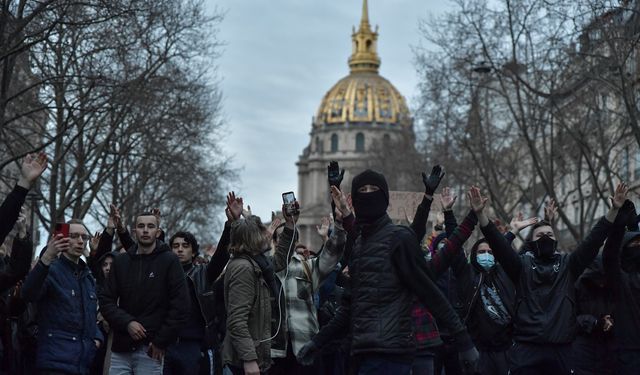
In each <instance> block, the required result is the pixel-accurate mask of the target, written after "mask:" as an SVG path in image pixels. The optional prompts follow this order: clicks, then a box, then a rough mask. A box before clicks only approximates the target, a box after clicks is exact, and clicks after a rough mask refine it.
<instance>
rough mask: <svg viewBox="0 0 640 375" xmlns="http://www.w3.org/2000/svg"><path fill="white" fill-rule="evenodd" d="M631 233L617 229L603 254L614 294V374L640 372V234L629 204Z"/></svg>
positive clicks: (608, 285) (607, 279) (607, 281)
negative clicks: (615, 366) (615, 348)
mask: <svg viewBox="0 0 640 375" xmlns="http://www.w3.org/2000/svg"><path fill="white" fill-rule="evenodd" d="M625 206H629V207H630V209H629V213H630V214H629V215H628V221H627V222H628V223H629V221H631V224H630V225H629V224H628V225H627V227H628V229H629V230H630V231H629V232H626V233H625V232H624V228H617V229H616V230H614V231H612V232H611V234H610V235H609V239H608V240H607V243H606V245H605V246H604V251H603V255H602V258H603V260H602V261H603V264H604V270H605V275H606V285H607V288H608V289H609V291H611V292H613V299H614V304H615V308H614V313H613V315H612V322H613V335H614V340H615V342H616V346H617V351H616V357H617V368H615V369H614V372H613V373H615V374H621V375H627V374H637V373H638V368H640V232H639V231H638V224H637V221H636V220H637V219H636V218H635V207H634V206H633V204H632V203H631V202H630V201H627V202H625Z"/></svg>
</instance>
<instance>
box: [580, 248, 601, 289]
mask: <svg viewBox="0 0 640 375" xmlns="http://www.w3.org/2000/svg"><path fill="white" fill-rule="evenodd" d="M605 280H606V278H605V274H604V267H603V264H602V253H600V254H598V256H596V258H595V259H594V260H593V262H591V264H590V265H589V267H587V269H586V270H584V272H583V273H582V275H581V276H580V278H579V279H578V283H588V284H591V285H593V286H598V287H602V286H604V283H605ZM576 285H577V284H576Z"/></svg>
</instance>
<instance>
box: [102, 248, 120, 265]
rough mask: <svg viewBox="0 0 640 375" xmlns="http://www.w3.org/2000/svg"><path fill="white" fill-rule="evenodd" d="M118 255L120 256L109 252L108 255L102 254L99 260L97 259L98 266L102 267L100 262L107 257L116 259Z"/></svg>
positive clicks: (114, 252)
mask: <svg viewBox="0 0 640 375" xmlns="http://www.w3.org/2000/svg"><path fill="white" fill-rule="evenodd" d="M118 254H120V253H119V252H117V251H110V252H108V253H104V254H102V256H101V257H100V258H98V264H100V265H102V262H103V261H104V260H105V259H107V258H108V257H112V258H114V259H115V258H116V257H117V256H118Z"/></svg>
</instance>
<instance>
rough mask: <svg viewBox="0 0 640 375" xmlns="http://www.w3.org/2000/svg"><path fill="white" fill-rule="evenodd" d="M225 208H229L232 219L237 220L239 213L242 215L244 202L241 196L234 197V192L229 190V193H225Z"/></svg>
mask: <svg viewBox="0 0 640 375" xmlns="http://www.w3.org/2000/svg"><path fill="white" fill-rule="evenodd" d="M227 208H228V209H229V212H230V213H231V217H232V218H233V220H234V221H235V220H238V219H239V218H240V215H242V210H243V209H244V202H243V201H242V198H240V197H236V193H235V192H233V191H232V192H229V194H227Z"/></svg>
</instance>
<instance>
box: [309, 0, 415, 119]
mask: <svg viewBox="0 0 640 375" xmlns="http://www.w3.org/2000/svg"><path fill="white" fill-rule="evenodd" d="M351 40H352V42H353V44H352V53H351V57H349V69H350V71H351V73H350V74H349V75H348V76H346V77H344V78H343V79H341V80H340V81H338V83H336V84H335V85H334V86H333V87H332V88H331V89H330V90H329V91H328V92H327V93H326V95H325V96H324V98H323V99H322V103H321V104H320V108H319V109H318V113H317V115H316V121H315V122H316V124H317V125H322V124H338V123H347V122H351V123H361V122H369V123H372V122H376V123H387V124H396V123H400V124H404V123H407V122H410V119H409V117H410V115H409V109H408V108H407V103H406V101H405V99H404V97H403V96H402V95H401V94H400V92H399V91H398V90H397V89H396V88H395V87H394V86H393V85H392V84H391V83H390V82H389V81H387V80H386V79H385V78H383V77H382V76H380V75H379V74H378V68H379V67H380V57H378V52H377V42H378V32H377V27H376V31H375V32H374V31H372V30H371V25H369V9H368V5H367V0H364V2H363V4H362V19H361V20H360V27H359V28H358V31H357V32H356V31H355V29H354V31H353V33H352V35H351Z"/></svg>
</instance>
